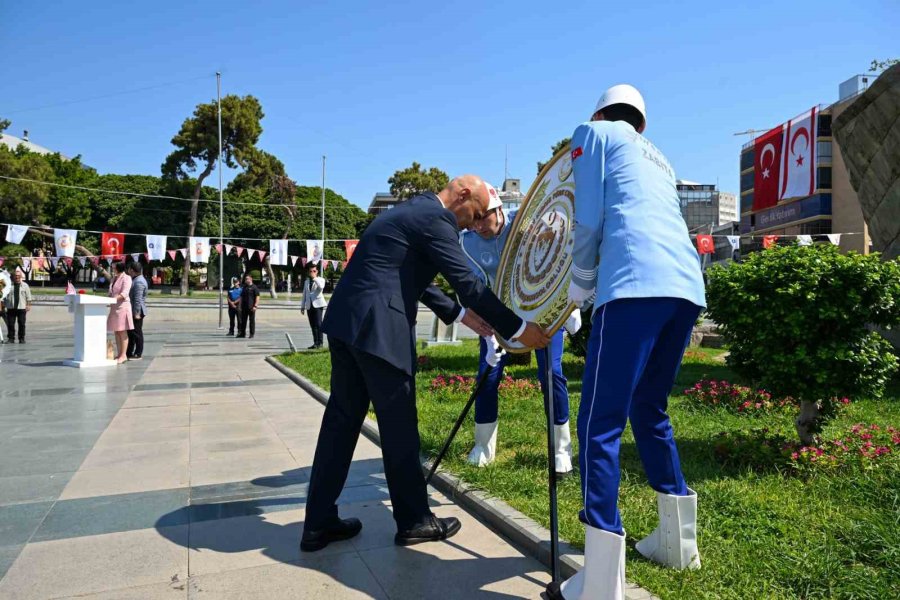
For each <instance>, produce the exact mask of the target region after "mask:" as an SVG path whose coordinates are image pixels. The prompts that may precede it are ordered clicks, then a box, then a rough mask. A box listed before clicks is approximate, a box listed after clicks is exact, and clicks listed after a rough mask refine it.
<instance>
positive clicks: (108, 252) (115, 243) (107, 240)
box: [100, 232, 125, 256]
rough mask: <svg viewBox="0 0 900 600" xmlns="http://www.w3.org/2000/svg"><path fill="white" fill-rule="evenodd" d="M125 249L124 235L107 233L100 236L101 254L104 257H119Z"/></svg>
mask: <svg viewBox="0 0 900 600" xmlns="http://www.w3.org/2000/svg"><path fill="white" fill-rule="evenodd" d="M124 247H125V234H124V233H109V232H106V233H103V234H101V235H100V254H102V255H103V256H119V255H120V254H122V249H123V248H124Z"/></svg>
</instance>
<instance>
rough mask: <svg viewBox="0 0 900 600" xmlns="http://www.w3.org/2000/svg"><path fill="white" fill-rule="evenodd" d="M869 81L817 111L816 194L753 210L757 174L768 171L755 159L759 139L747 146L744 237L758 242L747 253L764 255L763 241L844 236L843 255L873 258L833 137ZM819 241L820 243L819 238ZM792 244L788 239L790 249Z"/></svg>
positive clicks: (853, 82)
mask: <svg viewBox="0 0 900 600" xmlns="http://www.w3.org/2000/svg"><path fill="white" fill-rule="evenodd" d="M868 82H869V79H868V77H866V76H862V75H860V76H856V77H853V78H851V79H849V80H848V81H846V82H844V83H842V84H841V86H840V97H839V100H838V101H837V102H835V103H834V104H831V105H819V106H818V107H816V114H815V119H816V134H815V138H816V139H815V150H816V156H815V171H814V177H815V180H814V185H813V186H812V187H813V190H812V193H811V194H808V195H805V196H799V197H791V198H785V199H783V200H779V201H778V203H777V204H776V205H775V206H770V207H767V208H763V209H759V210H754V182H755V181H757V177H756V175H757V170H758V169H763V166H762V164H761V163H762V160H763V159H765V158H766V157H765V156H764V154H765V152H763V153H761V154H763V156H759V157H758V156H757V155H756V147H757V141H758V140H759V139H760V138H754V139H753V140H751V141H750V142H748V143H746V144H744V146H743V148H742V149H741V155H740V173H741V178H740V188H741V189H740V233H741V235H744V236H746V235H752V236H754V237H753V238H752V239H751V240H749V241H747V240H746V238H745V241H744V244H745V245H746V244H749V245H750V248H747V249H748V250H755V249H759V248H760V247H761V245H762V236H764V235H777V236H796V235H812V236H823V235H824V234H831V233H841V234H852V235H845V236H842V237H841V243H840V245H841V249H842V250H844V251H849V250H855V251H857V252H860V253H868V252H869V235H868V229H867V227H866V223H865V220H864V219H863V215H862V208H861V207H860V204H859V199H858V198H857V196H856V192H855V191H854V190H853V187H852V186H851V185H850V177H849V174H848V172H847V169H846V167H845V165H844V161H843V158H842V157H841V151H840V147H839V146H838V144H837V142H836V141H835V140H834V139H833V138H832V135H831V122H832V120H833V119H834V118H835V117H836V116H837V115H839V114H840V113H841V112H843V111H844V110H845V109H846V108H847V107H848V106H849V105H850V104H851V103H852V102H853V100H854V99H855V98H856V96H857V95H859V94H860V93H861V92H862V91H864V90H865V87H866V86H867V85H868ZM814 239H816V238H815V237H814ZM790 241H792V238H787V239H786V240H785V243H788V242H790Z"/></svg>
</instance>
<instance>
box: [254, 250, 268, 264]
mask: <svg viewBox="0 0 900 600" xmlns="http://www.w3.org/2000/svg"><path fill="white" fill-rule="evenodd" d="M256 253H257V254H259V261H260V262H262V261H263V260H265V258H266V254H268V252H264V251H262V250H257V251H256Z"/></svg>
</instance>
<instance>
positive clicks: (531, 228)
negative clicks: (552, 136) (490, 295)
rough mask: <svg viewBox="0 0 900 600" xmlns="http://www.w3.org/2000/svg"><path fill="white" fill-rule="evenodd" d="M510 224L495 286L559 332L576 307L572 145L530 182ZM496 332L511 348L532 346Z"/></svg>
mask: <svg viewBox="0 0 900 600" xmlns="http://www.w3.org/2000/svg"><path fill="white" fill-rule="evenodd" d="M511 227H512V229H511V230H510V232H509V237H508V238H507V241H506V245H505V246H504V248H503V255H502V256H501V257H500V266H499V267H498V269H497V280H496V283H495V287H496V289H495V290H494V291H495V292H496V294H497V297H498V298H500V300H501V301H502V302H503V303H504V304H505V305H506V306H508V307H510V308H511V309H512V310H513V311H515V312H516V314H518V315H519V316H520V317H522V318H523V319H525V320H526V321H533V322H535V323H537V324H538V325H540V326H541V327H543V328H544V329H546V330H547V331H548V332H549V333H551V334H553V333H556V331H558V330H559V328H560V327H562V326H563V323H565V321H566V319H567V318H568V317H569V315H570V314H571V313H572V310H573V309H574V308H575V305H574V304H572V303H570V302H569V299H568V289H569V279H570V277H571V271H572V248H573V238H572V234H573V233H574V231H575V178H574V176H573V174H572V157H571V155H570V152H569V146H568V145H566V147H565V148H564V149H563V150H561V151H560V152H559V153H557V154H556V156H554V157H553V159H552V160H551V161H550V162H549V163H547V165H546V166H545V167H544V168H543V169H542V170H541V172H540V174H539V175H538V177H537V179H536V180H535V181H534V183H533V184H531V188H530V189H529V190H528V193H527V194H526V195H525V199H524V200H523V201H522V205H521V207H520V208H519V211H518V212H517V213H516V218H515V220H514V221H513V223H512V226H511ZM497 337H498V339H499V341H500V345H501V346H503V347H504V348H505V349H506V350H507V351H509V352H526V351H527V350H528V348H526V347H524V346H523V345H522V344H520V343H518V342H511V341H509V340H504V339H502V338H501V337H500V336H499V335H498V336H497Z"/></svg>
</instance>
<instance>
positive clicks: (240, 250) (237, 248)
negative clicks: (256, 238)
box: [234, 246, 244, 256]
mask: <svg viewBox="0 0 900 600" xmlns="http://www.w3.org/2000/svg"><path fill="white" fill-rule="evenodd" d="M234 253H235V254H237V255H238V256H240V255H241V254H243V253H244V248H243V247H242V246H235V247H234Z"/></svg>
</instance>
